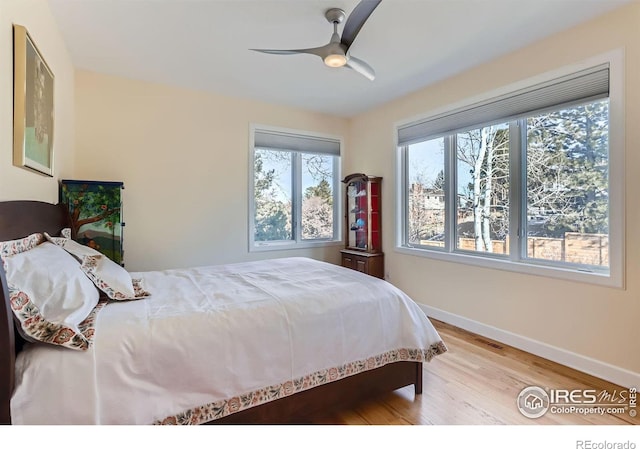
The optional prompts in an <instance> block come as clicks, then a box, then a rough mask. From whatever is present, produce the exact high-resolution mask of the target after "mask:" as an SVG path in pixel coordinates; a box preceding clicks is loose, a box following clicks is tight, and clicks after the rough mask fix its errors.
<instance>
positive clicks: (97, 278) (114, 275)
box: [45, 233, 150, 301]
mask: <svg viewBox="0 0 640 449" xmlns="http://www.w3.org/2000/svg"><path fill="white" fill-rule="evenodd" d="M45 237H46V238H47V239H48V240H50V241H51V242H53V243H55V244H56V245H59V246H61V247H62V248H64V249H65V250H66V251H68V252H69V254H71V255H73V256H75V257H76V258H77V259H78V260H79V261H80V269H81V270H82V271H83V272H84V273H85V274H86V275H87V277H88V278H89V279H91V281H92V282H93V283H94V284H95V286H96V287H98V288H99V289H100V290H102V291H103V292H104V293H105V294H106V295H107V297H109V299H113V300H116V301H127V300H132V299H142V298H146V297H148V296H150V294H149V293H148V292H146V291H144V288H143V286H142V280H141V279H131V275H130V274H129V272H128V271H127V270H125V269H124V268H123V267H122V266H120V265H118V264H117V263H115V262H114V261H112V260H111V259H109V258H108V257H106V256H105V255H103V254H102V253H100V252H99V251H96V250H95V249H93V248H90V247H88V246H86V245H82V244H80V243H78V242H76V241H75V240H71V239H66V238H63V237H51V236H50V235H49V234H47V233H45Z"/></svg>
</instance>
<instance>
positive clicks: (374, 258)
mask: <svg viewBox="0 0 640 449" xmlns="http://www.w3.org/2000/svg"><path fill="white" fill-rule="evenodd" d="M340 253H341V254H342V266H343V267H346V268H351V269H352V270H357V271H360V272H362V273H366V274H369V275H371V276H375V277H377V278H380V279H384V254H383V253H375V254H372V253H363V252H362V251H351V250H348V249H343V250H340Z"/></svg>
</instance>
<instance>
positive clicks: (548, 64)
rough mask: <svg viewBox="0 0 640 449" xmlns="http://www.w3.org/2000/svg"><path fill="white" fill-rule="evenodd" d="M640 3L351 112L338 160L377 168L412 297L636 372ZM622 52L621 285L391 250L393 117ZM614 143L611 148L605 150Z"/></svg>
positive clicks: (390, 253)
mask: <svg viewBox="0 0 640 449" xmlns="http://www.w3.org/2000/svg"><path fill="white" fill-rule="evenodd" d="M639 24H640V4H634V5H632V6H629V7H626V8H624V9H622V10H619V11H618V12H614V13H611V14H609V15H607V16H604V17H602V18H600V19H598V20H595V21H592V22H589V23H587V24H585V25H582V26H579V27H577V28H574V29H572V30H570V31H567V32H564V33H562V34H559V35H556V36H554V37H551V38H549V39H546V40H544V41H541V42H539V43H536V44H534V45H531V46H529V47H527V48H525V49H524V50H521V51H518V52H515V53H513V54H510V55H508V56H505V57H503V58H500V59H498V60H495V61H493V62H490V63H487V64H485V65H482V66H480V67H477V68H475V69H474V70H470V71H468V72H466V73H463V74H461V75H459V76H456V77H454V78H451V79H449V80H446V81H444V82H441V83H439V84H438V85H435V86H432V87H429V88H425V89H423V90H421V91H419V92H416V93H414V94H412V95H409V96H407V97H405V98H402V99H399V100H397V101H394V102H392V103H390V104H387V105H385V106H384V107H381V108H378V109H375V110H372V111H370V112H368V113H366V114H362V115H360V116H358V117H357V118H355V119H354V120H353V121H352V123H351V126H350V151H349V152H348V153H347V157H346V158H345V160H344V169H345V170H346V171H350V170H358V171H359V170H363V171H367V172H371V173H372V174H376V175H381V176H383V177H384V195H385V206H384V211H385V216H384V223H383V224H384V242H385V252H386V263H387V270H388V271H390V281H391V282H393V283H394V284H396V285H397V286H399V287H400V288H402V289H403V290H405V291H406V292H407V293H408V294H409V295H410V296H412V297H413V298H414V299H415V300H416V301H417V302H419V303H423V304H425V305H428V306H431V307H434V308H436V309H439V310H441V311H444V312H445V314H453V316H460V317H463V318H464V319H465V320H471V321H473V322H477V323H482V324H483V325H486V326H489V327H491V326H492V327H495V328H498V329H500V330H502V331H506V332H511V333H514V334H517V335H519V336H521V337H525V339H533V340H536V341H538V342H540V343H546V344H548V345H552V346H554V347H555V348H558V349H560V350H561V351H569V352H570V353H573V354H578V355H580V356H582V357H583V358H584V359H583V360H586V361H588V360H589V359H590V358H591V359H595V360H598V361H600V362H602V363H603V365H606V364H610V365H613V366H614V367H619V368H622V369H623V370H625V369H626V370H629V371H631V372H635V373H636V375H637V376H640V374H637V373H640V326H639V325H638V319H639V318H640V276H638V274H639V273H640V270H639V269H640V250H639V248H640V233H638V232H636V231H637V228H638V223H640V205H639V204H638V201H637V192H640V173H639V168H640V151H639V150H640V148H639V145H640V144H639V142H640V127H639V126H638V123H640V75H639V74H640V27H639V26H638V25H639ZM617 48H624V51H625V55H626V56H625V60H626V70H625V76H626V100H625V101H626V111H625V113H626V186H625V187H626V192H627V202H626V227H627V236H626V274H627V287H626V290H618V289H613V288H603V287H596V286H591V285H588V284H583V283H575V282H568V281H561V280H554V279H549V278H544V277H537V276H530V275H526V274H515V273H512V272H506V271H499V270H494V269H487V268H481V267H474V266H469V265H462V264H456V263H449V262H441V261H436V260H432V259H427V258H422V257H415V256H410V255H405V254H400V253H398V252H395V251H394V244H395V241H396V239H395V219H394V213H395V206H396V205H395V201H394V200H395V198H394V196H395V182H396V176H395V169H394V167H395V157H396V152H395V149H394V126H395V124H396V123H398V122H401V121H404V120H407V119H411V118H413V117H415V116H417V115H420V114H425V113H427V112H428V111H432V110H437V109H440V108H443V107H445V106H446V105H450V104H455V103H459V102H461V101H463V100H465V99H466V98H471V97H476V96H478V95H481V94H483V93H484V92H488V91H492V90H495V89H498V88H500V87H503V86H506V85H509V84H512V83H515V82H517V81H520V80H522V79H526V78H529V77H532V76H535V75H538V74H540V73H544V72H546V71H551V70H555V69H558V68H561V67H563V66H566V65H569V64H572V63H577V62H580V61H582V60H585V59H588V58H590V57H594V56H595V55H598V54H601V53H605V52H608V51H612V50H614V49H617ZM613 151H615V149H614V150H613Z"/></svg>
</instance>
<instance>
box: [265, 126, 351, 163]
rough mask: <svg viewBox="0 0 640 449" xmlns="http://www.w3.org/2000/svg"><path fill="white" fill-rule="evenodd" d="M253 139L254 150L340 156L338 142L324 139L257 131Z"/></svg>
mask: <svg viewBox="0 0 640 449" xmlns="http://www.w3.org/2000/svg"><path fill="white" fill-rule="evenodd" d="M254 139H255V141H254V143H255V147H256V148H263V149H269V150H287V151H297V152H300V153H313V154H327V155H332V156H340V141H339V140H336V139H331V138H326V137H315V136H304V135H299V134H293V133H286V132H279V131H268V130H262V129H261V130H258V129H257V130H256V131H255V137H254Z"/></svg>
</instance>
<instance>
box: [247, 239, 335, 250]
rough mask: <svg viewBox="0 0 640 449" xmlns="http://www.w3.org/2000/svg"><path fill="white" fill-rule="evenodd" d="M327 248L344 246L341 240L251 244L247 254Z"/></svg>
mask: <svg viewBox="0 0 640 449" xmlns="http://www.w3.org/2000/svg"><path fill="white" fill-rule="evenodd" d="M327 246H344V242H343V241H342V240H324V241H321V242H269V243H264V244H260V245H256V244H255V243H254V244H251V246H249V252H250V253H254V252H263V251H290V250H296V249H309V248H322V247H327Z"/></svg>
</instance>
